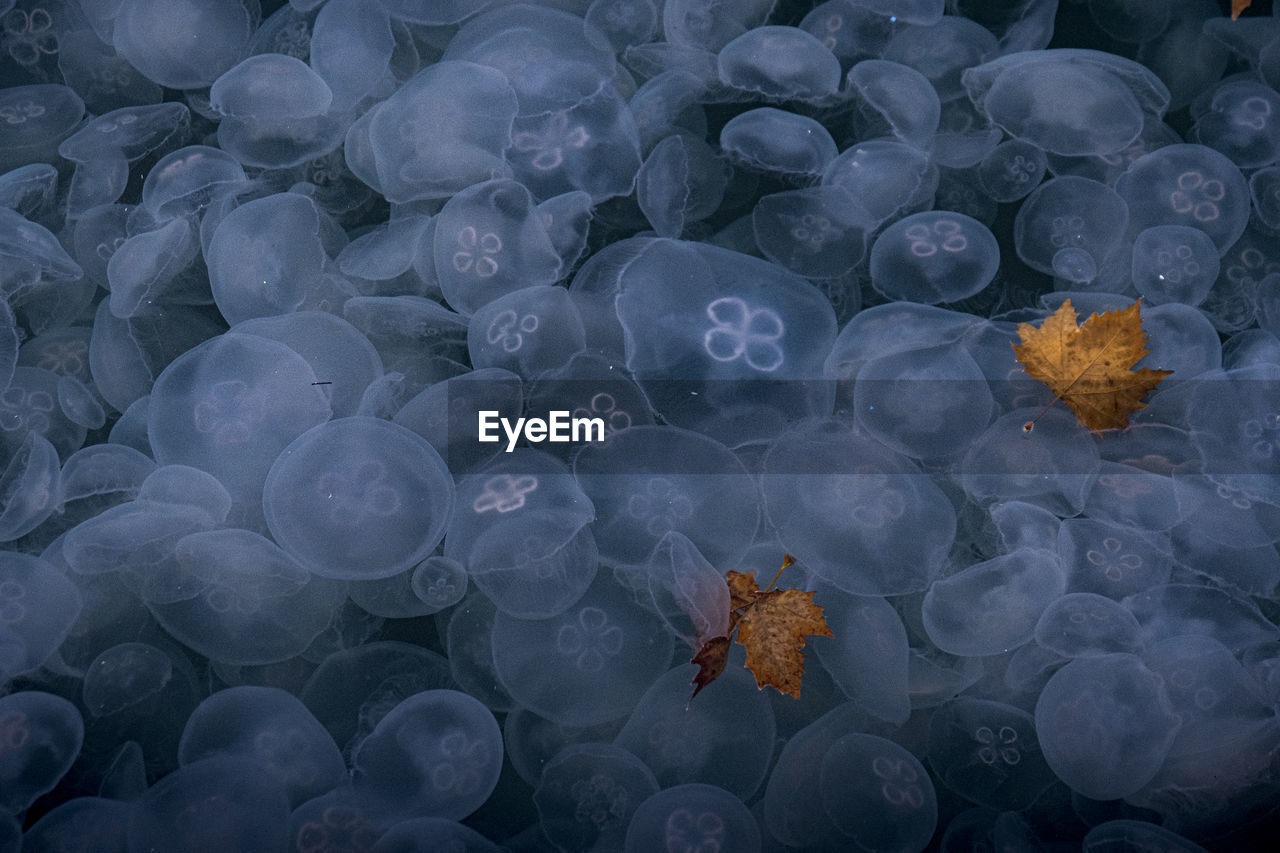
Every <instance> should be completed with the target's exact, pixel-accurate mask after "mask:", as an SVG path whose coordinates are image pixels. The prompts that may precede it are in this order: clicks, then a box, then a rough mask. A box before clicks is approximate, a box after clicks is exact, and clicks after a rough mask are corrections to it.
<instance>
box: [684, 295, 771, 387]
mask: <svg viewBox="0 0 1280 853" xmlns="http://www.w3.org/2000/svg"><path fill="white" fill-rule="evenodd" d="M707 317H709V318H710V319H711V322H712V324H713V325H712V326H711V328H709V329H707V331H706V332H705V333H704V334H703V336H702V346H703V348H704V349H706V351H707V355H709V356H711V357H712V358H714V359H715V360H716V361H735V360H737V359H739V358H741V359H743V360H744V361H745V362H746V363H747V365H748V366H750V367H751V368H753V369H755V370H759V371H761V372H763V373H772V372H773V371H775V370H777V369H778V368H779V367H781V366H782V362H783V355H782V348H781V347H779V346H778V341H779V340H781V339H782V334H783V331H784V327H783V325H782V318H781V317H779V316H778V314H777V312H776V311H774V310H772V309H770V308H752V307H750V306H749V305H747V303H746V302H745V301H743V300H742V299H739V298H738V297H736V296H722V297H720V298H719V299H715V300H713V301H712V302H711V303H710V304H708V305H707Z"/></svg>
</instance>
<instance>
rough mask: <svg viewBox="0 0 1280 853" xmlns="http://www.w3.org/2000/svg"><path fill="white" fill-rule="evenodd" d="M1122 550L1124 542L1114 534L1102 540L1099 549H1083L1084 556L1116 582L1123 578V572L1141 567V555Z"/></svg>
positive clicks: (1133, 570)
mask: <svg viewBox="0 0 1280 853" xmlns="http://www.w3.org/2000/svg"><path fill="white" fill-rule="evenodd" d="M1124 551H1125V549H1124V543H1122V542H1121V541H1120V540H1119V539H1117V538H1115V537H1114V536H1108V537H1106V538H1105V539H1103V540H1102V548H1101V549H1097V548H1090V549H1089V550H1088V551H1085V554H1084V557H1085V559H1086V560H1088V561H1089V562H1090V563H1092V564H1093V565H1095V566H1097V567H1098V569H1099V571H1101V572H1102V573H1103V574H1104V575H1106V577H1107V579H1108V580H1112V581H1115V582H1117V583H1118V582H1120V581H1122V580H1124V575H1125V572H1136V571H1137V570H1138V569H1140V568H1142V557H1140V556H1138V555H1137V554H1132V553H1125V552H1124Z"/></svg>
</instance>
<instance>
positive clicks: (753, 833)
mask: <svg viewBox="0 0 1280 853" xmlns="http://www.w3.org/2000/svg"><path fill="white" fill-rule="evenodd" d="M663 845H666V848H667V849H668V850H670V849H672V847H675V849H677V850H708V849H714V850H742V851H752V850H759V849H760V827H759V825H758V824H757V823H756V819H755V817H754V816H752V814H751V812H750V811H749V810H748V809H747V807H746V804H745V803H743V802H742V800H741V799H740V798H738V797H735V796H733V795H732V794H730V793H729V792H728V791H725V790H724V789H723V788H718V787H716V786H714V785H705V784H700V783H688V784H684V785H674V786H672V787H670V788H666V789H664V790H662V791H659V792H658V793H656V794H654V795H653V796H651V797H649V798H648V799H647V800H645V801H644V802H642V803H641V804H640V805H639V807H638V808H636V811H635V814H634V815H633V816H632V818H631V823H630V825H629V826H628V827H627V839H626V846H625V848H624V850H625V853H646V851H650V850H659V849H662V846H663ZM721 845H723V846H721Z"/></svg>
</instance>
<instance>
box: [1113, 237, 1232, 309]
mask: <svg viewBox="0 0 1280 853" xmlns="http://www.w3.org/2000/svg"><path fill="white" fill-rule="evenodd" d="M1219 264H1220V260H1219V257H1218V247H1217V246H1215V245H1214V243H1213V240H1211V239H1210V238H1209V235H1208V234H1206V233H1205V232H1203V231H1201V230H1200V229H1198V228H1191V227H1188V226H1186V225H1155V226H1152V227H1151V228H1147V229H1144V230H1143V231H1142V232H1141V233H1140V234H1138V237H1137V239H1136V240H1135V241H1134V244H1133V270H1132V276H1133V287H1134V289H1135V290H1137V291H1138V293H1140V294H1141V295H1142V297H1143V298H1144V299H1146V300H1147V301H1148V302H1149V303H1151V304H1152V305H1163V304H1165V303H1169V302H1178V303H1182V304H1184V305H1189V306H1192V307H1195V306H1197V305H1199V304H1200V303H1201V302H1203V301H1204V299H1205V297H1206V296H1208V295H1209V290H1210V288H1212V287H1213V282H1214V281H1215V280H1216V279H1217V278H1218V270H1219Z"/></svg>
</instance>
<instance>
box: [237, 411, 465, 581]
mask: <svg viewBox="0 0 1280 853" xmlns="http://www.w3.org/2000/svg"><path fill="white" fill-rule="evenodd" d="M453 497H454V489H453V481H452V478H451V477H450V476H449V471H448V468H447V467H446V466H445V463H444V461H443V460H442V459H441V458H440V455H439V454H438V453H436V452H435V450H433V449H432V447H431V445H429V444H427V442H426V440H425V439H423V438H422V437H421V436H419V435H417V434H416V433H413V432H410V431H409V430H407V429H405V428H404V427H401V426H397V425H396V424H393V423H390V422H388V421H383V420H380V419H376V418H368V417H351V418H340V419H338V420H334V421H330V422H328V423H325V424H322V425H320V426H318V427H316V428H314V429H312V430H310V431H308V432H306V433H304V434H302V435H301V436H299V437H298V439H297V440H296V441H294V443H293V444H291V445H290V446H289V447H288V448H286V449H285V450H284V452H283V453H281V455H280V457H279V459H277V461H276V462H275V463H274V464H273V465H272V466H271V470H270V472H269V473H268V474H267V477H266V481H265V483H264V486H263V493H262V501H263V511H264V512H265V514H266V519H267V526H268V527H269V528H270V529H271V533H272V536H273V537H274V538H275V540H276V541H277V542H279V543H280V545H281V547H283V548H284V549H285V550H286V551H288V552H289V553H291V554H292V555H293V556H294V557H295V558H296V559H298V561H299V562H301V563H302V564H303V565H304V566H306V567H307V568H309V569H310V570H311V571H313V572H315V573H317V574H319V575H321V576H323V577H332V578H340V579H341V578H364V579H377V578H383V577H389V576H391V575H395V574H399V573H400V572H403V571H406V570H407V569H409V568H411V567H412V566H413V565H414V564H416V563H418V562H419V561H420V560H422V559H423V558H424V557H426V556H427V555H428V554H430V553H431V551H432V549H434V548H435V546H436V545H437V544H439V542H440V540H441V538H443V536H444V531H445V525H446V524H447V523H448V520H449V516H450V514H451V512H452V508H453ZM356 530H359V531H360V535H355V531H356Z"/></svg>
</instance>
